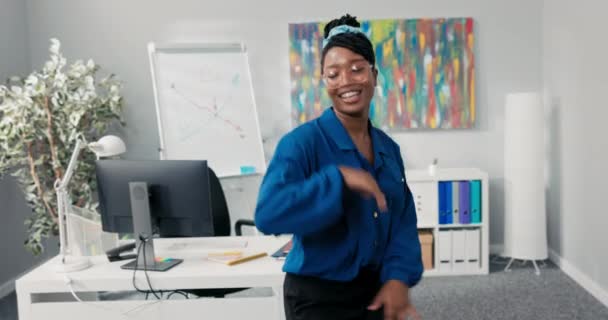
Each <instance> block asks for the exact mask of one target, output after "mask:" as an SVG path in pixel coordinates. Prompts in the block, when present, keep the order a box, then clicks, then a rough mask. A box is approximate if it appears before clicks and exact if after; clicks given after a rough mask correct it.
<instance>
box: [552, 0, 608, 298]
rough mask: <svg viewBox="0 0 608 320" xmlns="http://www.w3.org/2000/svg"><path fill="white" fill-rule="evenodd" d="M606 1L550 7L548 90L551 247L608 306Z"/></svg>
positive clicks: (556, 0)
mask: <svg viewBox="0 0 608 320" xmlns="http://www.w3.org/2000/svg"><path fill="white" fill-rule="evenodd" d="M606 12H608V3H606V2H605V1H594V0H582V1H576V2H571V1H569V0H546V1H544V9H543V54H542V56H543V83H544V91H545V97H546V100H547V101H548V102H549V103H548V104H547V109H546V111H547V112H546V114H547V127H548V133H549V137H550V138H549V141H548V142H549V143H548V149H547V164H548V173H549V176H548V194H547V209H548V216H547V218H548V225H549V227H548V238H549V246H550V247H551V248H552V249H553V250H554V251H555V252H556V253H557V254H558V255H560V256H561V257H562V258H563V259H565V260H566V261H567V262H568V263H569V264H571V265H572V266H573V267H574V268H576V269H578V271H579V272H582V273H583V274H584V275H586V276H587V277H589V278H590V279H591V281H592V282H593V283H595V284H597V285H598V286H600V287H601V288H602V289H603V291H604V296H605V298H604V300H605V301H604V303H608V250H607V249H606V245H607V244H608V232H606V231H607V230H608V209H607V208H606V202H605V201H606V191H608V186H607V185H606V182H607V181H608V172H607V171H606V164H608V139H606V119H608V103H607V102H606V101H607V99H606V90H607V89H608V78H607V77H606V75H607V74H608V62H607V61H606V52H608V44H607V42H606V41H605V38H606V34H605V23H604V21H605V18H606Z"/></svg>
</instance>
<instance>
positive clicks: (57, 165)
mask: <svg viewBox="0 0 608 320" xmlns="http://www.w3.org/2000/svg"><path fill="white" fill-rule="evenodd" d="M44 110H46V122H47V126H48V128H47V131H46V137H47V139H48V140H49V147H50V149H51V159H52V163H53V170H54V171H55V179H58V180H59V179H61V178H62V177H63V172H62V170H61V163H60V162H59V159H58V158H57V148H56V147H55V137H54V136H53V113H52V112H51V108H50V106H49V97H46V96H45V97H44Z"/></svg>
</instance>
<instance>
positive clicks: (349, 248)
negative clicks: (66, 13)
mask: <svg viewBox="0 0 608 320" xmlns="http://www.w3.org/2000/svg"><path fill="white" fill-rule="evenodd" d="M359 26H360V24H359V22H357V20H356V19H355V18H354V17H351V16H350V15H346V16H343V17H342V18H340V19H336V20H333V21H331V22H330V23H329V24H327V26H326V27H325V40H324V46H323V52H322V58H321V72H322V76H323V79H324V81H325V84H326V88H327V93H328V95H329V97H330V98H331V100H332V102H333V107H331V108H328V109H327V110H325V111H324V113H323V114H322V115H321V116H320V117H319V118H317V119H315V120H313V121H310V122H308V123H305V124H303V125H301V126H300V127H298V128H296V129H294V130H293V131H292V132H290V133H288V134H287V135H285V136H284V137H283V138H282V139H281V141H280V142H279V144H278V146H277V148H276V151H275V154H274V157H273V159H272V161H271V162H270V165H269V167H268V170H267V173H266V176H265V177H264V180H263V182H262V186H261V188H260V194H259V199H258V204H257V208H256V214H255V223H256V226H257V227H258V228H259V229H260V230H261V231H262V232H264V233H267V234H278V233H291V234H293V247H292V250H291V252H290V253H289V255H288V256H287V259H286V261H285V265H284V267H283V270H284V271H285V272H286V277H285V283H284V297H285V313H286V316H287V319H289V320H292V319H314V320H318V319H332V320H335V319H405V318H406V317H408V316H412V317H415V318H417V317H418V315H417V314H416V310H415V309H414V307H413V306H412V304H411V303H410V299H409V289H410V288H412V287H413V286H414V285H416V283H417V282H418V281H419V280H420V277H421V275H422V270H423V269H422V260H421V253H420V243H419V240H418V233H417V229H416V212H415V209H414V203H413V198H412V195H411V193H410V190H409V188H408V187H407V184H406V182H405V173H404V168H403V160H402V158H401V153H400V151H399V146H398V145H397V144H396V143H395V142H394V141H393V140H391V138H389V137H388V136H387V135H386V134H384V133H383V132H382V131H380V130H379V129H377V128H375V127H373V126H372V125H371V123H370V121H369V108H370V102H371V99H372V97H373V95H374V88H375V86H376V78H377V74H378V71H377V70H376V68H375V58H374V50H373V47H372V44H371V42H370V41H369V39H368V38H367V37H366V35H365V34H364V33H363V32H362V31H361V30H360V29H359Z"/></svg>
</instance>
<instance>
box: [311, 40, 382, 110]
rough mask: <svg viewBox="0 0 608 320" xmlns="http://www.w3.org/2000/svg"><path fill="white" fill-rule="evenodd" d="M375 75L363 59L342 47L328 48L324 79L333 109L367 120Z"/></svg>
mask: <svg viewBox="0 0 608 320" xmlns="http://www.w3.org/2000/svg"><path fill="white" fill-rule="evenodd" d="M377 74H378V71H377V70H376V69H375V68H374V67H373V66H372V65H371V64H370V63H369V61H367V60H365V58H363V56H361V55H359V54H356V53H354V52H353V51H351V50H349V49H346V48H342V47H333V48H331V49H329V51H327V54H326V55H325V60H324V64H323V79H324V81H325V85H326V87H327V94H328V95H329V97H330V98H331V100H332V102H333V105H334V110H335V111H336V112H340V113H342V114H345V115H349V116H351V117H368V115H369V105H370V102H371V100H372V97H373V96H374V88H375V87H376V76H377Z"/></svg>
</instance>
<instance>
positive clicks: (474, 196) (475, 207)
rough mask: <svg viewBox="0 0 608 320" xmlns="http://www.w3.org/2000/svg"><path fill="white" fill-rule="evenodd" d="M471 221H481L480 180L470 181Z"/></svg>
mask: <svg viewBox="0 0 608 320" xmlns="http://www.w3.org/2000/svg"><path fill="white" fill-rule="evenodd" d="M470 192H471V223H481V181H479V180H473V181H471V190H470Z"/></svg>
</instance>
